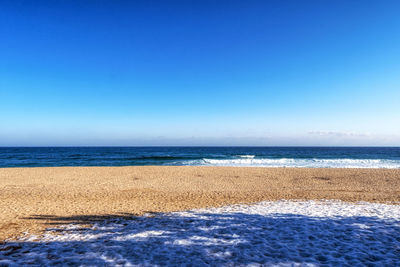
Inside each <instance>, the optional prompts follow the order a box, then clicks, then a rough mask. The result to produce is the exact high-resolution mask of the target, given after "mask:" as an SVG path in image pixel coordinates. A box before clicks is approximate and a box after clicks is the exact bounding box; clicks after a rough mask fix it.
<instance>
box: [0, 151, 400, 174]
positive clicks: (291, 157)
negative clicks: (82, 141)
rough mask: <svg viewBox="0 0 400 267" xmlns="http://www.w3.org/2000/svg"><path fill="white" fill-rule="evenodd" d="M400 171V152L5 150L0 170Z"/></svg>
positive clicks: (0, 161) (0, 162) (1, 153)
mask: <svg viewBox="0 0 400 267" xmlns="http://www.w3.org/2000/svg"><path fill="white" fill-rule="evenodd" d="M138 165H171V166H238V167H297V168H388V169H397V168H400V147H0V167H56V166H138Z"/></svg>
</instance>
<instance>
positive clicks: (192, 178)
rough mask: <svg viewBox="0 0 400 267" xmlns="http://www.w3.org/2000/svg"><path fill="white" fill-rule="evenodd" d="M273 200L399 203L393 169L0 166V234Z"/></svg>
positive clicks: (397, 173)
mask: <svg viewBox="0 0 400 267" xmlns="http://www.w3.org/2000/svg"><path fill="white" fill-rule="evenodd" d="M279 199H299V200H309V199H338V200H343V201H370V202H399V201H400V170H399V169H303V168H239V167H193V166H190V167H189V166H188V167H182V166H180V167H173V166H169V167H161V166H150V167H137V166H135V167H51V168H1V169H0V240H5V239H7V238H16V237H18V236H21V235H22V234H23V233H24V232H29V233H40V232H41V231H43V230H44V229H45V228H48V227H52V226H56V225H58V224H65V223H87V222H91V221H95V220H102V219H104V218H108V217H110V216H121V217H130V216H134V215H140V214H143V213H146V212H164V211H177V210H185V209H192V208H205V207H212V206H213V207H214V206H221V205H226V204H236V203H251V202H258V201H262V200H279Z"/></svg>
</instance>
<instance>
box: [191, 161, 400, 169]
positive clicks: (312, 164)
mask: <svg viewBox="0 0 400 267" xmlns="http://www.w3.org/2000/svg"><path fill="white" fill-rule="evenodd" d="M184 165H201V166H237V167H295V168H387V169H397V168H400V160H386V159H293V158H281V159H265V158H264V159H260V158H257V159H255V158H241V159H207V158H205V159H202V160H193V161H187V162H185V164H184Z"/></svg>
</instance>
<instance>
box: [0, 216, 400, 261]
mask: <svg viewBox="0 0 400 267" xmlns="http://www.w3.org/2000/svg"><path fill="white" fill-rule="evenodd" d="M31 218H32V219H43V220H50V221H51V223H50V224H52V223H54V224H60V223H65V224H71V223H73V224H75V223H80V224H82V223H88V222H93V221H97V222H98V223H96V224H95V225H94V226H93V227H92V228H85V229H77V228H75V227H72V226H71V227H66V228H64V229H63V230H62V231H61V233H62V235H54V236H53V235H48V236H47V237H45V238H44V239H43V240H41V241H40V242H37V241H20V242H8V243H6V244H4V245H0V266H1V265H6V266H7V265H12V264H16V265H26V264H36V265H47V264H50V265H64V264H67V265H91V266H93V265H100V266H101V265H103V266H104V265H130V264H132V265H135V264H138V265H192V266H193V265H194V266H203V265H207V264H208V265H214V266H215V265H248V264H263V265H289V266H291V264H293V263H304V264H305V265H306V266H307V265H310V266H312V265H318V266H319V265H343V264H344V265H346V264H347V265H351V266H354V265H357V264H363V265H378V266H384V265H386V266H396V265H400V225H399V222H398V221H393V220H392V221H390V220H380V219H377V218H374V217H335V218H320V217H308V216H303V215H293V214H272V215H266V216H264V215H257V214H244V213H196V212H187V213H184V214H179V213H178V214H176V213H172V214H153V215H151V216H148V217H135V216H134V215H132V214H119V215H117V216H116V215H113V216H112V219H110V218H111V215H110V216H94V217H93V216H77V217H55V216H44V215H43V216H40V215H37V216H33V217H31ZM104 219H107V220H106V221H104ZM53 230H54V229H53ZM50 231H51V230H50Z"/></svg>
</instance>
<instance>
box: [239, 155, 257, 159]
mask: <svg viewBox="0 0 400 267" xmlns="http://www.w3.org/2000/svg"><path fill="white" fill-rule="evenodd" d="M237 156H238V157H239V158H246V159H253V158H255V155H237Z"/></svg>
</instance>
